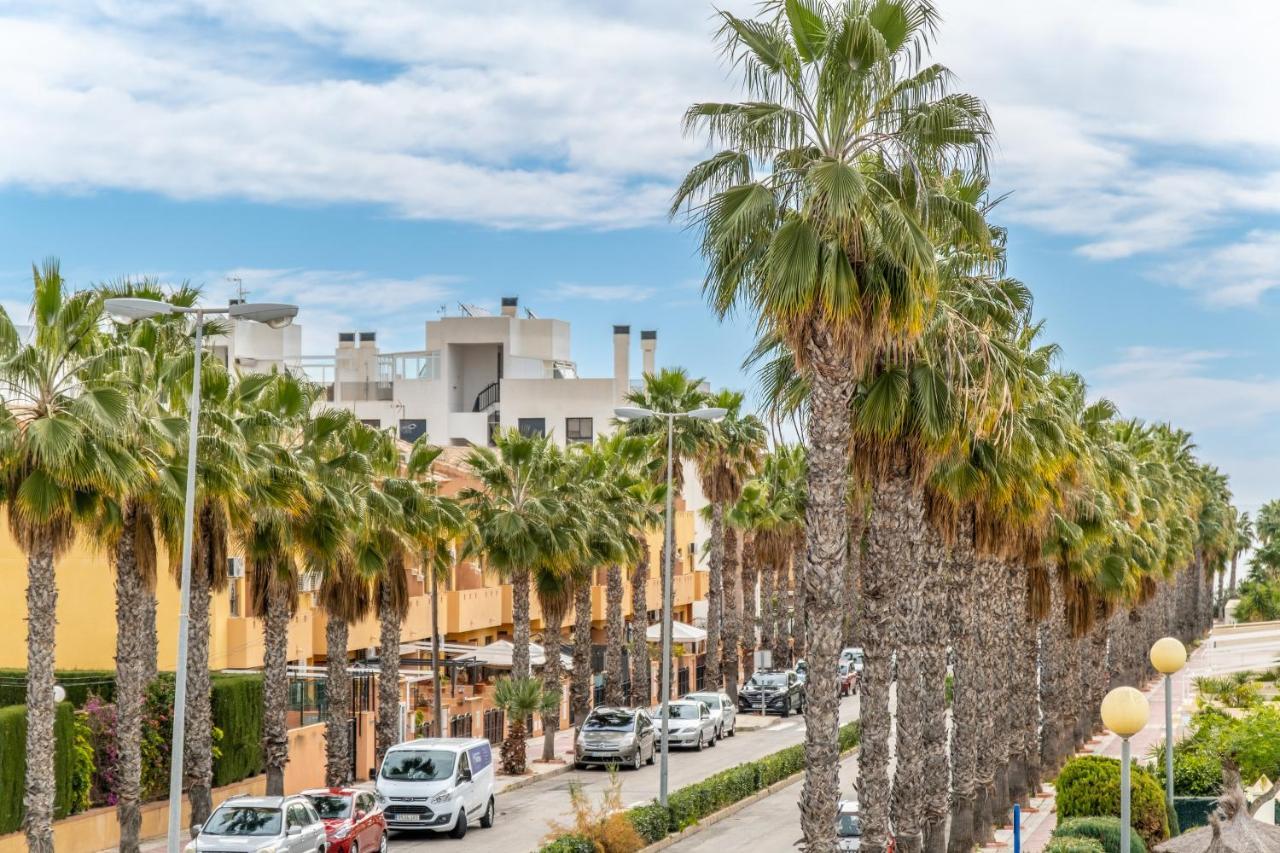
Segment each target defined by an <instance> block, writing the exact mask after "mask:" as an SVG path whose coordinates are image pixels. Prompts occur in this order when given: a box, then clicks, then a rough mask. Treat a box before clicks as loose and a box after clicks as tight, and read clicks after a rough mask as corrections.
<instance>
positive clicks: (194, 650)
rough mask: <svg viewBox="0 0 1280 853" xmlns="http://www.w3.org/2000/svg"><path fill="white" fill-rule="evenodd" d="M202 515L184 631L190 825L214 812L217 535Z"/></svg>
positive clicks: (199, 822)
mask: <svg viewBox="0 0 1280 853" xmlns="http://www.w3.org/2000/svg"><path fill="white" fill-rule="evenodd" d="M207 513H208V511H207V510H206V511H205V512H204V513H202V515H204V516H206V520H205V522H204V523H202V527H204V528H205V529H204V530H202V531H201V534H200V548H199V549H198V551H197V552H196V555H197V556H198V557H199V565H196V566H193V567H192V572H191V602H190V609H189V611H188V614H189V616H188V618H189V620H190V621H189V622H188V630H187V736H186V753H185V756H186V759H185V767H184V769H183V772H184V775H185V777H186V786H187V797H188V798H189V799H190V800H191V825H192V826H195V825H197V824H203V823H205V822H206V821H208V819H209V815H210V814H212V812H213V682H212V679H211V678H210V675H209V602H210V600H211V598H212V590H211V584H212V578H213V575H214V571H215V569H214V566H213V560H214V552H215V550H216V549H215V548H213V547H212V542H211V538H212V537H213V536H214V535H216V534H215V533H214V532H213V530H212V529H211V528H212V524H210V523H208V521H207Z"/></svg>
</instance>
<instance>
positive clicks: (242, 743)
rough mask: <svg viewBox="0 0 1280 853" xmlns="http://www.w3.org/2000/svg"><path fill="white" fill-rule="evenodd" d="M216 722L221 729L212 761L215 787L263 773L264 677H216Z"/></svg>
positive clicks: (214, 688) (214, 718)
mask: <svg viewBox="0 0 1280 853" xmlns="http://www.w3.org/2000/svg"><path fill="white" fill-rule="evenodd" d="M213 724H214V725H215V726H216V727H217V728H219V729H221V731H222V740H221V741H220V742H219V743H218V752H219V754H218V756H217V757H216V759H215V760H214V762H213V784H214V786H215V787H217V786H219V785H230V784H231V783H232V782H239V781H240V780H241V779H247V778H249V777H250V776H256V775H258V774H259V773H261V772H262V676H260V675H216V676H214V678H213Z"/></svg>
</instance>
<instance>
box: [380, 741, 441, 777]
mask: <svg viewBox="0 0 1280 853" xmlns="http://www.w3.org/2000/svg"><path fill="white" fill-rule="evenodd" d="M453 760H454V753H452V752H449V751H447V750H443V749H401V750H397V751H395V752H390V753H388V754H387V758H386V760H385V761H383V762H382V778H383V779H394V780H396V781H400V782H439V781H441V780H443V779H448V778H449V777H450V776H452V775H453Z"/></svg>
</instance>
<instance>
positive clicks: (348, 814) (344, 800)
mask: <svg viewBox="0 0 1280 853" xmlns="http://www.w3.org/2000/svg"><path fill="white" fill-rule="evenodd" d="M302 796H304V797H306V798H307V799H308V800H310V801H311V805H312V807H313V808H314V809H315V810H316V812H317V813H318V814H319V815H320V819H321V820H322V821H324V830H325V833H326V834H327V835H328V838H329V846H328V847H327V848H326V850H325V853H369V851H373V850H386V849H387V817H386V815H385V814H383V811H382V806H381V805H379V803H378V800H377V798H376V797H375V796H374V795H373V792H372V791H361V790H359V789H357V788H317V789H315V790H312V791H303V792H302Z"/></svg>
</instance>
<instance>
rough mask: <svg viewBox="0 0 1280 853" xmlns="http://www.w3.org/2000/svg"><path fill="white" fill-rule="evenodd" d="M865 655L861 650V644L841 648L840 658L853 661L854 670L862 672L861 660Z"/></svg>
mask: <svg viewBox="0 0 1280 853" xmlns="http://www.w3.org/2000/svg"><path fill="white" fill-rule="evenodd" d="M864 657H866V656H865V655H864V654H863V652H862V647H861V646H848V647H846V648H844V649H842V650H841V652H840V660H847V661H851V662H852V663H853V669H854V671H855V672H859V673H860V672H862V661H863V658H864Z"/></svg>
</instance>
